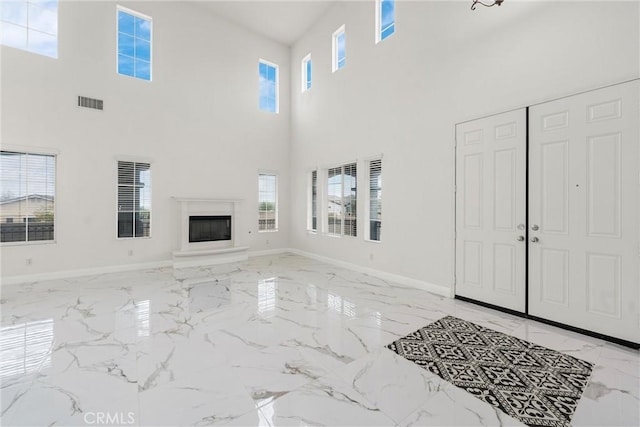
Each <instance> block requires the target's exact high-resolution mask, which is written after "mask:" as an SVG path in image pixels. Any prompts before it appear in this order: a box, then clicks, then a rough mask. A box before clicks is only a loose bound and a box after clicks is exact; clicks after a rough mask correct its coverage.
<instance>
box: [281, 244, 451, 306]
mask: <svg viewBox="0 0 640 427" xmlns="http://www.w3.org/2000/svg"><path fill="white" fill-rule="evenodd" d="M288 251H289V252H291V253H294V254H296V255H300V256H304V257H307V258H311V259H315V260H318V261H322V262H326V263H327V264H333V265H335V266H338V267H343V268H347V269H349V270H353V271H357V272H358V273H363V274H368V275H370V276H373V277H377V278H379V279H382V280H387V281H389V282H394V283H398V284H400V285H404V286H407V287H410V288H416V289H420V290H423V291H427V292H430V293H432V294H436V295H440V296H443V297H447V298H453V289H450V288H447V287H445V286H440V285H435V284H433V283H429V282H424V281H422V280H417V279H412V278H410V277H405V276H401V275H399V274H393V273H388V272H386V271H381V270H376V269H374V268H369V267H363V266H361V265H357V264H352V263H349V262H345V261H340V260H337V259H334V258H330V257H326V256H323V255H318V254H314V253H312V252H306V251H302V250H300V249H289V250H288Z"/></svg>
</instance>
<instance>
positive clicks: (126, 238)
mask: <svg viewBox="0 0 640 427" xmlns="http://www.w3.org/2000/svg"><path fill="white" fill-rule="evenodd" d="M148 239H151V236H144V237H116V240H148Z"/></svg>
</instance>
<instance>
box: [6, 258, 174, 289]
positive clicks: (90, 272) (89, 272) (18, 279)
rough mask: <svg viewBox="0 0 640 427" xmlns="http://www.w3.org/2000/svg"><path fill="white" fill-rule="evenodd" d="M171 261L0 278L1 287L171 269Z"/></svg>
mask: <svg viewBox="0 0 640 427" xmlns="http://www.w3.org/2000/svg"><path fill="white" fill-rule="evenodd" d="M171 264H172V263H171V261H170V260H165V261H153V262H146V263H136V264H125V265H111V266H108V267H96V268H86V269H81V270H64V271H56V272H53V273H39V274H25V275H21V276H9V277H1V278H0V283H1V285H0V287H1V286H11V285H17V284H21V283H27V282H40V281H44V280H57V279H67V278H71V277H82V276H94V275H97V274H105V273H120V272H123V271H134V270H148V269H151V268H161V267H171Z"/></svg>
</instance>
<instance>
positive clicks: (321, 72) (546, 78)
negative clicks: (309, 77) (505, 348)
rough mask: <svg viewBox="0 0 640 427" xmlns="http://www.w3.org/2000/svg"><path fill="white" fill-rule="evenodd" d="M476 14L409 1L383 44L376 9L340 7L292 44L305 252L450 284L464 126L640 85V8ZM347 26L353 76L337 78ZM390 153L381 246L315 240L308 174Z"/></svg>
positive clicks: (298, 244) (579, 6)
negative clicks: (338, 49) (340, 32)
mask: <svg viewBox="0 0 640 427" xmlns="http://www.w3.org/2000/svg"><path fill="white" fill-rule="evenodd" d="M469 6H470V2H466V1H461V2H459V1H457V2H451V1H449V2H436V1H423V2H417V1H401V0H398V1H397V2H396V33H395V34H394V35H392V36H391V37H390V38H388V39H386V40H384V41H383V42H381V43H379V44H377V45H376V44H375V43H374V2H373V1H371V2H358V1H353V2H339V3H337V4H336V5H334V6H333V7H332V8H331V9H330V10H329V11H328V13H327V14H326V15H325V16H323V17H322V19H320V20H319V21H318V22H317V23H316V24H315V26H314V27H313V28H312V29H311V30H310V31H309V32H308V33H307V34H306V35H305V37H303V38H302V39H301V40H299V41H298V42H297V43H296V44H295V45H294V46H293V48H292V52H291V75H292V81H291V93H292V110H291V112H292V148H291V165H292V167H291V191H292V193H291V206H292V213H291V217H292V227H291V244H292V247H293V248H296V249H299V250H302V251H305V252H311V253H314V254H317V255H319V256H325V257H329V258H333V259H338V260H341V261H344V262H348V263H353V264H357V265H360V266H363V267H366V268H372V269H376V270H380V271H383V272H387V273H392V274H396V275H400V276H405V277H408V278H411V279H415V280H419V281H422V282H426V283H428V284H433V285H436V286H441V287H444V288H452V287H453V271H454V218H455V208H454V163H455V162H454V161H455V158H454V157H455V154H454V139H455V132H454V127H455V124H456V123H459V122H462V121H466V120H470V119H474V118H478V117H482V116H486V115H490V114H495V113H499V112H503V111H507V110H510V109H514V108H518V107H522V106H526V105H531V104H534V103H538V102H542V101H546V100H551V99H554V98H557V97H562V96H565V95H569V94H572V93H576V92H579V91H584V90H590V89H595V88H598V87H600V86H603V85H608V84H612V83H617V82H621V81H625V80H629V79H632V78H637V77H638V76H640V70H639V60H640V58H639V48H640V46H639V44H640V41H639V40H640V35H639V27H640V24H639V17H640V15H639V10H638V2H636V1H634V2H631V1H627V2H617V1H591V2H575V1H572V2H561V1H551V2H546V1H540V2H524V1H523V2H517V1H508V2H505V3H504V4H503V5H502V6H501V7H493V8H490V9H488V8H483V7H478V9H477V10H476V11H475V12H473V11H471V10H469ZM342 24H345V25H346V39H347V42H346V43H347V45H346V46H347V47H346V52H347V54H346V55H347V59H346V67H345V68H344V69H342V70H339V71H338V72H336V73H332V72H331V35H332V33H333V32H334V31H335V30H336V29H337V28H338V27H340V26H341V25H342ZM309 52H311V54H312V61H313V87H312V89H311V91H310V92H307V93H301V91H300V78H301V76H300V61H301V60H302V58H303V57H304V56H305V55H307V54H308V53H309ZM381 153H382V154H383V156H384V157H383V214H382V215H383V219H382V224H383V225H382V243H372V242H366V241H364V239H363V237H362V233H361V232H360V233H359V236H358V237H357V238H350V237H343V238H340V239H336V238H334V237H328V236H326V235H321V234H311V233H308V232H307V231H306V217H307V212H306V207H307V198H308V189H307V185H308V173H309V172H310V171H311V170H313V169H315V168H320V169H323V168H326V167H331V166H333V165H337V164H340V163H342V162H345V161H352V160H354V159H360V160H361V159H363V158H367V157H369V156H372V155H377V154H381ZM361 165H363V163H362V162H360V164H359V167H360V166H361ZM358 174H359V176H360V177H363V176H364V174H365V171H364V170H362V169H360V170H359V172H358ZM366 185H367V184H366V182H365V181H364V179H359V182H358V188H359V193H358V194H359V200H358V212H359V213H360V215H361V216H360V217H359V224H358V225H359V229H360V230H362V229H363V228H364V227H365V226H366V222H365V218H363V217H362V214H361V213H362V212H364V207H365V206H364V202H365V195H366V193H367V187H366Z"/></svg>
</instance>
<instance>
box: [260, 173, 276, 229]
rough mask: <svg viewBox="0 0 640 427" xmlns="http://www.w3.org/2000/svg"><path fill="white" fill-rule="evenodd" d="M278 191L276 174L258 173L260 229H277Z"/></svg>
mask: <svg viewBox="0 0 640 427" xmlns="http://www.w3.org/2000/svg"><path fill="white" fill-rule="evenodd" d="M277 191H278V182H277V176H276V175H270V174H259V175H258V230H259V231H265V230H277V229H278V212H277V205H278V199H277V197H278V196H277Z"/></svg>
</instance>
